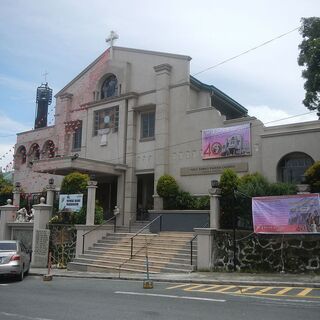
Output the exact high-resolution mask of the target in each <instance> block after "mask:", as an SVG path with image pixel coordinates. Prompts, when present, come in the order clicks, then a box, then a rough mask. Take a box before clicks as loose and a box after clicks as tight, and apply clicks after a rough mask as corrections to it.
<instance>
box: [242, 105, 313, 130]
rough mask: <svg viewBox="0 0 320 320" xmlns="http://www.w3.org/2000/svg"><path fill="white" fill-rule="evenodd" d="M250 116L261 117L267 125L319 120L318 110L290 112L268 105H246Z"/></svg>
mask: <svg viewBox="0 0 320 320" xmlns="http://www.w3.org/2000/svg"><path fill="white" fill-rule="evenodd" d="M246 108H247V109H248V113H249V115H250V116H253V117H256V118H258V119H260V120H261V121H262V122H263V123H264V124H265V126H277V125H282V124H289V123H297V122H304V121H314V120H317V119H318V118H317V116H316V112H308V111H306V112H305V113H301V114H298V115H295V114H290V113H288V112H287V111H284V110H283V109H275V108H271V107H269V106H266V105H260V106H246Z"/></svg>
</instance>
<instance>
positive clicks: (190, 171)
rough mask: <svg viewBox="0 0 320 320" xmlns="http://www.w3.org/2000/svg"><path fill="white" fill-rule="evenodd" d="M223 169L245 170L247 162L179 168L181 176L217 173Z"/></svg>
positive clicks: (246, 169)
mask: <svg viewBox="0 0 320 320" xmlns="http://www.w3.org/2000/svg"><path fill="white" fill-rule="evenodd" d="M225 169H232V170H234V171H235V172H247V171H248V163H247V162H242V163H228V164H220V165H216V166H204V167H185V168H181V169H180V175H181V176H198V175H204V174H219V173H222V172H223V170H225Z"/></svg>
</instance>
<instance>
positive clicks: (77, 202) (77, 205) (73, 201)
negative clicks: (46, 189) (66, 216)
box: [59, 194, 83, 211]
mask: <svg viewBox="0 0 320 320" xmlns="http://www.w3.org/2000/svg"><path fill="white" fill-rule="evenodd" d="M82 202H83V195H82V194H60V197H59V210H60V211H62V210H68V211H80V209H81V208H82Z"/></svg>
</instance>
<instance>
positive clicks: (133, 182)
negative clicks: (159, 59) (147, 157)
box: [123, 98, 137, 227]
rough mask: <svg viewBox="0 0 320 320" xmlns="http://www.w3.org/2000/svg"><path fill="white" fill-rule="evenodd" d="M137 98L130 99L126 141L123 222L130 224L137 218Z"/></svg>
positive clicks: (126, 224)
mask: <svg viewBox="0 0 320 320" xmlns="http://www.w3.org/2000/svg"><path fill="white" fill-rule="evenodd" d="M136 105H137V99H136V98H131V99H129V100H128V114H127V142H126V165H127V170H126V172H125V183H124V185H125V192H124V217H123V223H124V225H125V226H127V227H128V226H129V225H130V223H132V222H134V221H135V219H136V213H137V212H136V211H137V210H136V209H137V176H136V136H137V134H136V127H137V119H136V118H137V117H136V112H135V110H134V108H135V107H136Z"/></svg>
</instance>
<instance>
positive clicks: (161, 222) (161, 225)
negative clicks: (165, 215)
mask: <svg viewBox="0 0 320 320" xmlns="http://www.w3.org/2000/svg"><path fill="white" fill-rule="evenodd" d="M161 230H162V215H161V216H160V232H161Z"/></svg>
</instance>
